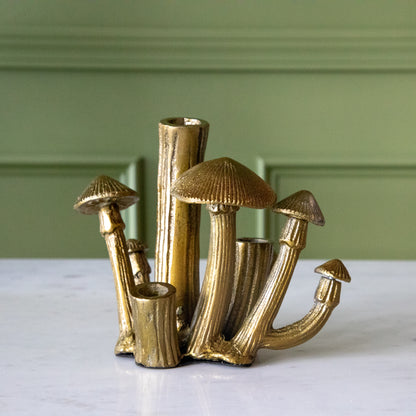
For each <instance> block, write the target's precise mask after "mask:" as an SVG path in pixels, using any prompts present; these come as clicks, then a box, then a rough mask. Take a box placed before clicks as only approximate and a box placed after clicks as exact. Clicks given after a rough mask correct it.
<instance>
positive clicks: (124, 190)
mask: <svg viewBox="0 0 416 416" xmlns="http://www.w3.org/2000/svg"><path fill="white" fill-rule="evenodd" d="M138 200H139V195H138V194H137V192H136V191H133V190H132V189H130V188H129V187H127V186H126V185H123V184H122V183H120V182H119V181H117V180H116V179H113V178H110V177H109V176H104V175H102V176H98V177H96V178H95V179H94V180H93V181H92V182H91V183H90V184H89V185H88V187H87V188H86V189H85V190H84V192H83V193H82V194H81V195H80V196H79V197H78V198H77V201H76V202H75V205H74V209H76V210H77V211H79V212H81V213H83V214H96V213H97V212H98V211H99V210H100V209H101V208H102V207H103V206H106V205H111V204H117V205H118V207H119V209H120V210H122V209H125V208H128V207H129V206H130V205H133V204H134V203H135V202H136V201H138Z"/></svg>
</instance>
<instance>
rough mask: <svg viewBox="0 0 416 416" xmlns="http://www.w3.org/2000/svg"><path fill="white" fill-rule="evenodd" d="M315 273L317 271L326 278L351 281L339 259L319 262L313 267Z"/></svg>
mask: <svg viewBox="0 0 416 416" xmlns="http://www.w3.org/2000/svg"><path fill="white" fill-rule="evenodd" d="M315 273H318V274H320V275H322V276H324V277H326V278H328V279H335V280H340V281H341V282H347V283H349V282H351V276H350V274H349V273H348V270H347V268H346V267H345V266H344V263H343V262H342V261H341V260H338V259H334V260H329V261H327V262H326V263H324V264H321V265H320V266H318V267H317V268H316V269H315Z"/></svg>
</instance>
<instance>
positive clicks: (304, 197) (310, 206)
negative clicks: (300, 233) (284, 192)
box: [273, 190, 325, 226]
mask: <svg viewBox="0 0 416 416" xmlns="http://www.w3.org/2000/svg"><path fill="white" fill-rule="evenodd" d="M273 211H274V212H277V213H281V214H285V215H289V216H291V217H296V218H299V219H301V220H305V221H308V222H311V223H313V224H315V225H321V226H322V225H325V218H324V216H323V214H322V211H321V208H319V205H318V203H317V202H316V199H315V197H314V196H313V195H312V193H311V192H309V191H304V190H303V191H298V192H296V193H294V194H292V195H290V196H288V197H287V198H285V199H282V200H281V201H279V202H278V203H277V204H276V205H275V206H274V207H273Z"/></svg>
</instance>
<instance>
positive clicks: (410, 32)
mask: <svg viewBox="0 0 416 416" xmlns="http://www.w3.org/2000/svg"><path fill="white" fill-rule="evenodd" d="M237 5H238V7H237ZM181 6H182V7H178V2H176V1H156V2H141V3H140V5H139V3H135V4H133V3H131V2H117V5H116V4H115V3H114V2H110V1H100V2H94V1H92V2H85V1H76V0H72V1H71V2H69V1H55V0H54V1H44V2H38V3H37V4H35V3H33V2H29V1H20V2H11V1H6V2H2V3H1V4H0V23H2V25H1V27H0V90H1V98H0V155H1V160H0V186H1V191H2V195H4V194H5V193H6V192H7V195H8V197H7V198H6V199H5V201H2V205H1V208H0V213H1V217H2V218H3V219H4V218H8V219H10V221H7V224H6V225H5V226H4V228H3V231H2V236H3V238H2V241H1V242H0V256H2V257H10V256H11V257H19V256H22V257H96V256H100V257H104V256H106V251H105V246H104V242H103V241H102V238H101V237H100V236H99V233H98V221H97V220H96V218H89V217H82V216H80V215H76V213H73V212H72V204H73V201H74V198H75V197H76V196H77V195H78V194H79V193H80V192H81V191H82V189H83V188H84V187H85V186H86V185H87V184H88V182H89V181H90V180H91V178H92V177H93V176H94V175H96V174H98V173H105V174H110V175H114V176H116V177H121V178H122V179H126V180H127V182H128V183H129V184H130V185H131V186H133V187H136V188H137V189H139V192H140V194H141V201H140V206H138V208H137V210H136V211H134V213H133V214H130V215H129V218H128V221H127V222H128V228H129V230H128V233H129V236H135V235H138V236H139V237H140V238H143V239H145V240H146V241H147V243H148V245H149V247H150V249H151V250H150V252H149V254H150V255H153V247H154V244H155V227H156V225H155V223H156V175H157V153H158V138H157V123H158V121H159V120H160V119H162V118H165V117H168V116H176V115H187V116H193V117H201V118H204V119H206V120H208V121H209V122H210V124H211V128H210V137H209V140H208V147H207V153H206V158H207V159H209V158H214V157H220V156H225V155H226V156H230V157H233V158H235V159H237V160H239V161H240V162H242V163H244V164H246V165H247V166H249V167H250V168H252V169H254V170H258V171H259V172H260V173H262V174H264V175H265V176H267V177H268V179H269V180H270V182H271V183H272V184H273V186H274V187H275V188H276V191H277V193H278V195H279V197H284V196H286V195H287V194H288V193H290V192H294V191H296V190H298V189H301V188H310V189H311V190H313V191H314V192H315V193H316V196H317V198H318V200H319V203H320V204H321V206H322V209H323V211H324V213H325V214H326V217H327V225H326V226H325V228H323V229H319V228H317V227H313V228H312V227H311V232H310V238H309V246H308V248H307V249H306V250H305V253H304V255H305V256H306V257H320V258H326V257H334V256H336V257H341V258H346V257H349V258H413V259H414V258H416V257H415V256H416V254H415V253H416V251H414V250H412V247H413V246H414V244H413V235H414V233H415V230H414V229H413V228H412V227H411V226H409V225H408V224H407V223H408V217H409V216H410V215H411V207H412V206H414V203H415V198H416V192H415V174H414V170H413V169H414V166H415V164H416V142H415V140H414V132H415V131H416V119H415V117H414V113H415V109H416V100H415V93H414V91H415V90H416V73H415V69H416V31H415V29H416V27H415V26H416V24H415V22H416V20H415V4H414V2H410V1H399V2H387V1H368V2H361V1H360V2H359V1H354V2H351V1H340V2H330V1H329V0H326V1H324V0H320V1H316V2H306V1H304V2H303V1H299V2H293V1H267V2H265V3H264V7H261V8H260V7H258V3H255V2H249V1H243V2H238V3H237V2H227V3H225V4H224V2H217V1H214V2H209V4H204V5H202V4H201V3H199V2H190V1H185V2H183V3H181ZM68 10H71V13H69V12H68ZM259 158H260V159H262V160H264V161H265V163H266V165H264V166H262V167H261V166H260V167H259V165H258V163H257V162H258V160H259ZM139 159H140V161H141V162H142V163H141V164H140V165H135V166H136V168H135V173H132V171H131V170H132V168H131V166H132V165H131V164H132V163H133V162H134V161H135V160H139ZM80 160H81V161H82V163H80V162H79V161H80ZM100 160H101V161H104V163H101V164H100V162H99V161H100ZM89 164H91V166H89ZM133 164H134V163H133ZM311 166H313V169H310V167H311ZM341 168H342V169H341ZM133 170H134V169H133ZM392 206H394V211H393V210H390V207H392ZM28 207H30V208H29V209H28ZM203 211H205V210H203ZM47 222H49V223H50V224H51V226H50V227H48V228H47V230H46V231H42V230H43V228H44V227H43V224H44V223H47ZM237 223H238V233H237V234H238V235H239V236H265V235H266V236H271V237H272V238H273V239H277V236H278V232H279V222H278V221H276V220H274V219H271V217H270V216H268V215H267V214H263V216H262V214H260V213H256V212H253V211H252V210H248V209H243V210H241V211H240V212H239V214H238V217H237ZM265 224H266V225H267V227H265ZM398 234H399V235H400V238H396V239H394V240H392V236H393V235H395V236H396V237H397V235H398ZM40 235H41V236H42V237H41V240H39V236H40ZM208 236H209V229H208V217H207V215H206V213H205V212H203V215H202V230H201V244H202V255H203V256H204V255H205V256H206V252H207V246H208ZM22 239H24V241H25V244H24V245H23V246H22V245H21V243H20V242H21V241H22ZM39 241H41V243H40V242H39ZM392 241H393V242H392Z"/></svg>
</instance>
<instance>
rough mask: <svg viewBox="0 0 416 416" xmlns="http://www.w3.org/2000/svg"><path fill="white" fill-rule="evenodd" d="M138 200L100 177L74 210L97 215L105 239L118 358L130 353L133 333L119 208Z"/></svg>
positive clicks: (129, 274)
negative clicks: (114, 302) (113, 291)
mask: <svg viewBox="0 0 416 416" xmlns="http://www.w3.org/2000/svg"><path fill="white" fill-rule="evenodd" d="M138 199H139V197H138V195H137V193H136V192H135V191H133V190H132V189H130V188H128V187H127V186H125V185H123V184H121V183H120V182H118V181H116V180H115V179H112V178H109V177H108V176H99V177H97V178H96V179H95V180H94V181H93V182H91V184H90V185H89V186H88V187H87V188H86V189H85V191H84V192H83V193H82V194H81V195H80V196H79V197H78V199H77V202H76V203H75V205H74V208H75V209H76V210H77V211H79V212H81V213H83V214H97V213H98V216H99V219H100V232H101V235H102V236H103V237H104V238H105V242H106V244H107V250H108V254H109V257H110V260H111V266H112V269H113V274H114V283H115V287H116V296H117V305H118V322H119V328H120V335H119V339H118V341H117V344H116V346H115V348H114V353H115V354H116V355H120V354H131V353H133V347H134V334H133V329H132V323H131V316H132V315H131V307H130V304H129V300H128V287H129V285H131V284H132V282H133V272H132V269H131V265H130V260H129V258H128V254H127V246H126V238H125V236H124V231H123V230H124V228H125V224H124V222H123V220H122V218H121V215H120V209H125V208H127V207H129V206H130V205H132V204H134V203H135V202H136V201H137V200H138Z"/></svg>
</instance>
